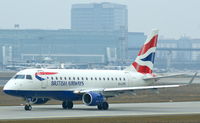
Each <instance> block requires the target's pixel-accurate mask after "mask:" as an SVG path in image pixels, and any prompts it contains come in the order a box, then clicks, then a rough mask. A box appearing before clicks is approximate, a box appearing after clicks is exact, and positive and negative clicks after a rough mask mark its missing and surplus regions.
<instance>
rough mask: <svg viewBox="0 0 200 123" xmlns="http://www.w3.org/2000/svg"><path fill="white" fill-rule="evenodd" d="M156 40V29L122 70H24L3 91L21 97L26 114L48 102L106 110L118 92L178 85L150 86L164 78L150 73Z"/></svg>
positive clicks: (69, 106)
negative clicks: (36, 105)
mask: <svg viewBox="0 0 200 123" xmlns="http://www.w3.org/2000/svg"><path fill="white" fill-rule="evenodd" d="M157 40H158V30H157V29H154V30H152V33H151V34H150V35H149V36H148V37H147V39H146V42H145V43H144V45H143V46H142V48H141V49H140V51H139V53H138V56H137V57H136V59H135V61H134V62H133V63H132V64H131V65H130V66H128V67H127V68H125V69H124V70H88V69H83V70H80V69H42V68H41V69H25V70H21V71H19V72H18V73H16V75H15V76H14V77H13V78H11V79H10V80H9V81H8V82H7V83H6V85H5V86H4V88H3V91H4V93H6V94H8V95H12V96H18V97H22V98H24V99H25V100H26V104H25V106H24V109H25V110H26V111H30V110H32V106H31V105H32V104H44V103H46V102H47V101H49V100H50V99H55V100H60V101H62V108H63V109H72V108H73V101H80V100H82V102H83V103H84V104H85V105H87V106H97V109H98V110H108V109H109V104H108V102H107V99H108V98H110V97H114V96H117V95H119V94H121V93H130V92H135V91H138V90H157V89H160V88H172V87H180V86H182V85H178V84H176V85H154V84H155V82H156V81H157V80H159V79H162V78H165V77H168V76H156V75H155V74H153V71H152V70H153V65H154V58H155V51H156V46H157ZM196 74H197V73H195V75H194V76H193V77H192V79H191V80H190V82H189V83H192V81H193V79H194V77H195V76H196ZM174 76H176V75H174Z"/></svg>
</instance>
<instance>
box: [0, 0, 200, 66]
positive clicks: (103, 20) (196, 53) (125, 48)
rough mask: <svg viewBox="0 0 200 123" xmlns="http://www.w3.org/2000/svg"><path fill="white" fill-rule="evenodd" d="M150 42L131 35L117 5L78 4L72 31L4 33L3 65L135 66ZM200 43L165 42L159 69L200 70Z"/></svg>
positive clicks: (159, 53)
mask: <svg viewBox="0 0 200 123" xmlns="http://www.w3.org/2000/svg"><path fill="white" fill-rule="evenodd" d="M145 39H146V34H144V33H143V32H128V19H127V8H126V6H125V5H120V4H113V3H98V4H97V3H92V4H75V5H73V6H72V9H71V29H62V30H39V29H38V30H37V29H35V30H33V29H0V48H1V50H0V59H2V60H0V66H1V69H3V68H6V66H13V65H15V66H16V65H24V66H25V65H27V64H30V63H32V64H37V63H48V64H57V63H64V64H74V65H86V66H87V65H90V64H96V65H99V66H101V65H103V66H105V65H115V66H118V65H124V66H126V65H129V64H130V63H131V62H132V61H133V60H134V59H135V57H136V56H137V53H138V50H139V48H140V47H141V46H142V44H143V43H144V41H145ZM199 62H200V39H190V38H187V37H182V38H180V39H160V40H159V42H158V51H157V53H156V61H155V67H156V68H163V69H168V68H170V69H171V68H175V69H199V67H200V66H199V65H198V64H199Z"/></svg>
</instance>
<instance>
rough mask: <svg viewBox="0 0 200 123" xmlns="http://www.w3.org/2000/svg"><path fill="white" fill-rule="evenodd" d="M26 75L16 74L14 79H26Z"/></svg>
mask: <svg viewBox="0 0 200 123" xmlns="http://www.w3.org/2000/svg"><path fill="white" fill-rule="evenodd" d="M24 78H25V75H16V76H15V77H14V79H24Z"/></svg>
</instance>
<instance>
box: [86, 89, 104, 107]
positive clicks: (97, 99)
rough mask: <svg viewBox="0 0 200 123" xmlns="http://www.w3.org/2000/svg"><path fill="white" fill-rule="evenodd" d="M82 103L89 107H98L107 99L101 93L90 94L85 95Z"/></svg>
mask: <svg viewBox="0 0 200 123" xmlns="http://www.w3.org/2000/svg"><path fill="white" fill-rule="evenodd" d="M82 101H83V103H84V104H86V105H88V106H96V105H98V104H100V103H102V102H104V101H105V97H104V96H103V95H102V94H100V93H96V92H88V93H85V94H84V95H83V97H82Z"/></svg>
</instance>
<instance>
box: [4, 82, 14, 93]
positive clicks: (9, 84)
mask: <svg viewBox="0 0 200 123" xmlns="http://www.w3.org/2000/svg"><path fill="white" fill-rule="evenodd" d="M3 92H4V93H6V94H8V95H15V85H14V84H13V83H12V81H11V80H10V81H8V82H7V83H6V84H5V86H4V87H3Z"/></svg>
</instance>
